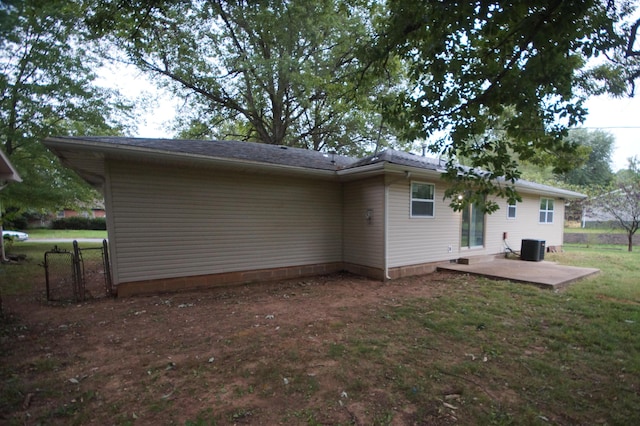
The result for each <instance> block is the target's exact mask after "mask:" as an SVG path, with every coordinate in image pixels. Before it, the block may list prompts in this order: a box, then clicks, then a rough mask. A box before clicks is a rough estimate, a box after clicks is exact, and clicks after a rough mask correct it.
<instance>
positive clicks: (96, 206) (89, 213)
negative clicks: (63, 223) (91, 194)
mask: <svg viewBox="0 0 640 426" xmlns="http://www.w3.org/2000/svg"><path fill="white" fill-rule="evenodd" d="M77 216H80V217H87V218H96V217H106V213H105V210H104V202H103V201H101V200H95V201H94V202H93V203H91V204H86V205H84V206H80V210H76V209H72V208H64V209H62V210H58V212H57V213H56V218H57V219H63V218H65V217H77Z"/></svg>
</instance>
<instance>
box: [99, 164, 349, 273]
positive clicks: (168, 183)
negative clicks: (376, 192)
mask: <svg viewBox="0 0 640 426" xmlns="http://www.w3.org/2000/svg"><path fill="white" fill-rule="evenodd" d="M108 172H109V185H111V188H110V191H109V192H110V194H112V195H111V197H110V198H111V200H110V205H111V206H110V207H111V212H110V215H111V216H110V218H111V220H113V223H114V225H115V226H114V232H113V235H110V238H111V239H112V241H111V243H112V244H114V245H115V249H114V250H113V252H114V254H115V259H114V263H115V264H116V267H115V268H114V272H115V271H117V276H116V282H129V281H139V280H149V279H160V278H171V277H179V276H193V275H204V274H215V273H223V272H233V271H245V270H254V269H263V268H276V267H285V266H296V265H308V264H317V263H326V262H339V261H341V260H342V237H341V232H342V208H341V207H342V190H341V187H340V184H339V183H336V182H328V181H315V180H305V179H300V178H292V177H278V176H270V175H251V174H242V173H235V174H233V175H226V174H223V173H219V172H216V171H215V170H210V169H189V170H186V169H179V168H173V167H159V166H153V165H142V164H134V163H124V162H121V163H115V162H112V163H110V164H108Z"/></svg>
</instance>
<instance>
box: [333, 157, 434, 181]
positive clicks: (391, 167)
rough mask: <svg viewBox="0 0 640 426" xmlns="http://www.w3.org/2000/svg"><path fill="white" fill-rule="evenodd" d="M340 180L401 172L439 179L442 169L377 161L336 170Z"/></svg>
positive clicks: (406, 174) (408, 175)
mask: <svg viewBox="0 0 640 426" xmlns="http://www.w3.org/2000/svg"><path fill="white" fill-rule="evenodd" d="M337 174H338V176H339V177H340V180H341V181H350V180H356V179H365V178H368V177H373V176H379V175H385V174H398V175H400V174H403V175H404V176H405V177H411V176H414V177H422V178H436V179H440V176H441V175H442V171H438V170H430V169H423V168H421V167H412V166H404V165H401V164H394V163H389V162H387V161H381V162H378V163H373V164H367V165H365V166H358V167H353V168H350V169H343V170H339V171H338V172H337Z"/></svg>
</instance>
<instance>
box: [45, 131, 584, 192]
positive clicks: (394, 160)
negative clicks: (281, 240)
mask: <svg viewBox="0 0 640 426" xmlns="http://www.w3.org/2000/svg"><path fill="white" fill-rule="evenodd" d="M48 141H49V142H55V141H63V142H68V143H71V144H72V145H74V146H78V147H82V148H83V149H89V150H91V149H95V150H98V151H100V150H107V149H111V148H119V149H122V150H123V151H140V152H149V153H153V152H156V153H157V152H160V153H167V154H183V155H193V156H200V157H207V158H212V159H216V158H219V159H234V160H240V161H245V162H250V163H263V164H273V165H281V166H290V167H299V168H301V169H312V170H326V171H338V170H344V169H356V168H358V167H364V166H367V165H372V164H379V163H389V164H396V165H400V166H405V167H412V168H417V169H423V170H430V171H437V172H444V171H445V167H444V164H441V163H440V162H439V161H438V160H437V159H434V158H430V157H422V156H419V155H415V154H411V153H407V152H403V151H396V150H394V149H386V150H384V151H382V152H380V153H377V154H374V155H370V156H368V157H365V158H355V157H347V156H342V155H337V154H328V153H323V152H319V151H313V150H308V149H301V148H290V147H285V146H280V145H267V144H262V143H255V142H239V141H203V140H179V139H142V138H126V137H55V138H48V139H47V140H45V144H47V142H48ZM499 181H501V182H504V180H501V179H499ZM516 185H517V186H518V187H520V188H527V189H529V190H533V191H540V192H551V193H556V194H560V195H565V196H569V197H578V198H581V197H584V196H583V195H582V194H579V193H577V192H573V191H567V190H564V189H560V188H555V187H551V186H547V185H542V184H538V183H534V182H528V181H525V180H519V181H517V183H516Z"/></svg>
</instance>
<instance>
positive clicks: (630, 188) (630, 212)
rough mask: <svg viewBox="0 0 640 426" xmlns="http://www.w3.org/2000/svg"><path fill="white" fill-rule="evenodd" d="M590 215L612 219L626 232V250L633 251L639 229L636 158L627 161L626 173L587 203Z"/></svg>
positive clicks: (639, 191)
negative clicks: (635, 236)
mask: <svg viewBox="0 0 640 426" xmlns="http://www.w3.org/2000/svg"><path fill="white" fill-rule="evenodd" d="M587 208H588V211H589V212H590V214H592V215H595V216H600V217H603V218H605V219H606V218H612V219H613V220H614V221H615V222H617V224H618V225H620V226H621V227H622V228H623V229H624V230H625V231H626V232H627V239H628V246H627V247H628V250H629V251H632V250H633V235H634V234H635V233H636V231H637V230H638V227H640V168H638V161H637V159H636V158H630V159H629V168H628V169H627V172H626V173H624V174H621V175H620V179H618V180H617V182H616V183H615V184H614V185H612V186H610V187H608V188H606V189H605V190H604V191H602V192H601V193H600V194H599V195H597V196H595V197H593V198H592V199H591V200H590V202H589V203H588V206H587Z"/></svg>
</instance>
